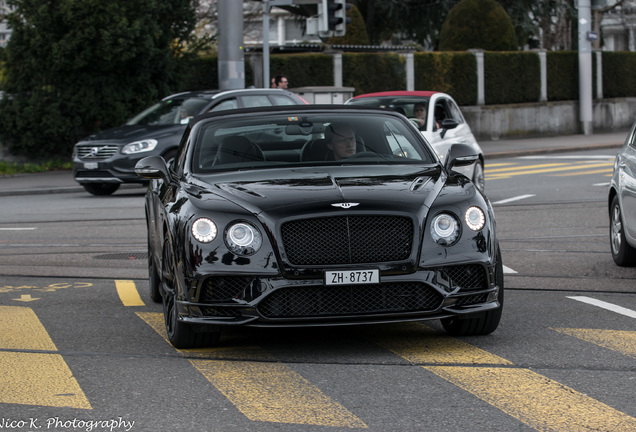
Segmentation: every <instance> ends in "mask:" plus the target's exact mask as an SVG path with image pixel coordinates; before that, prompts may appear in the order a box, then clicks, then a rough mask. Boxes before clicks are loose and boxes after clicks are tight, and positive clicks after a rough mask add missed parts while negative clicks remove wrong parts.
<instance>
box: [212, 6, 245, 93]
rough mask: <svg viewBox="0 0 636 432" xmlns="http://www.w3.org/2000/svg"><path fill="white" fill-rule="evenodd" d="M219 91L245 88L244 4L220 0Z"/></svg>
mask: <svg viewBox="0 0 636 432" xmlns="http://www.w3.org/2000/svg"><path fill="white" fill-rule="evenodd" d="M218 14H219V21H218V23H219V58H218V67H219V89H221V90H228V89H241V88H245V55H244V54H245V53H244V51H243V2H240V1H236V0H219V1H218Z"/></svg>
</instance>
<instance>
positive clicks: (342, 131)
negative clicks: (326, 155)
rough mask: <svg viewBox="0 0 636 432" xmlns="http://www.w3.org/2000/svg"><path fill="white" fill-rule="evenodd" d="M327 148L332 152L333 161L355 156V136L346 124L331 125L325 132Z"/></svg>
mask: <svg viewBox="0 0 636 432" xmlns="http://www.w3.org/2000/svg"><path fill="white" fill-rule="evenodd" d="M325 141H326V143H327V148H328V149H329V150H331V151H332V152H333V158H334V160H341V159H346V158H348V157H351V156H353V155H354V154H356V134H355V131H354V129H353V128H352V127H351V126H349V125H346V124H338V123H332V124H330V125H329V126H328V127H327V129H326V130H325Z"/></svg>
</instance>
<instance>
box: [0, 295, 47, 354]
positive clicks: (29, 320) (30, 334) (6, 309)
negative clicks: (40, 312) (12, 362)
mask: <svg viewBox="0 0 636 432" xmlns="http://www.w3.org/2000/svg"><path fill="white" fill-rule="evenodd" d="M0 329H2V331H0V349H22V350H42V351H57V348H56V347H55V344H54V343H53V341H52V340H51V338H50V337H49V334H48V333H47V332H46V330H45V329H44V326H42V323H41V322H40V320H39V319H38V317H37V316H36V315H35V312H33V309H31V308H28V307H19V306H0Z"/></svg>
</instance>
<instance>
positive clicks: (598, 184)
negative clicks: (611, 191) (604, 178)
mask: <svg viewBox="0 0 636 432" xmlns="http://www.w3.org/2000/svg"><path fill="white" fill-rule="evenodd" d="M609 185H610V182H605V183H596V184H593V185H592V186H602V187H606V186H609Z"/></svg>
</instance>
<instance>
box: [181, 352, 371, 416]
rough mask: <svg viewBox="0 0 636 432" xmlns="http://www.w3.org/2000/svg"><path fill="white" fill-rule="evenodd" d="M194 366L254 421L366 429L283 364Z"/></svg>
mask: <svg viewBox="0 0 636 432" xmlns="http://www.w3.org/2000/svg"><path fill="white" fill-rule="evenodd" d="M191 363H192V364H193V365H194V366H195V367H196V368H197V369H198V370H199V371H200V372H201V373H202V374H203V376H205V377H206V378H207V379H208V380H209V381H210V382H211V383H212V384H214V386H215V387H216V388H217V389H218V390H219V391H220V392H221V393H223V394H224V395H225V397H227V398H228V399H229V400H230V401H231V402H232V403H233V404H234V405H235V406H236V408H238V410H239V411H241V412H242V413H243V414H244V415H245V416H246V417H247V418H249V419H250V420H252V421H262V422H274V423H292V424H310V425H318V426H332V427H348V428H366V427H367V426H366V425H365V424H364V423H363V422H362V420H360V419H358V418H357V417H356V416H354V415H353V414H352V413H350V412H349V411H348V410H347V409H346V408H344V407H343V406H342V405H340V404H339V403H337V402H335V401H333V400H331V399H330V398H329V397H327V396H326V395H324V394H323V393H322V392H321V391H320V390H319V389H318V388H317V387H315V386H314V385H312V384H311V383H310V382H309V381H307V380H306V379H305V378H303V377H302V376H300V375H299V374H297V373H296V372H294V371H293V370H291V369H290V368H289V367H288V366H286V365H284V364H280V363H262V362H261V363H259V362H235V361H218V360H192V361H191Z"/></svg>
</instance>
